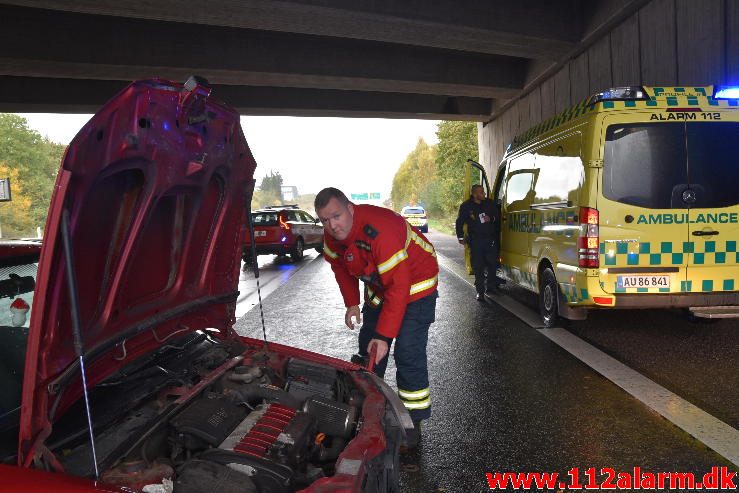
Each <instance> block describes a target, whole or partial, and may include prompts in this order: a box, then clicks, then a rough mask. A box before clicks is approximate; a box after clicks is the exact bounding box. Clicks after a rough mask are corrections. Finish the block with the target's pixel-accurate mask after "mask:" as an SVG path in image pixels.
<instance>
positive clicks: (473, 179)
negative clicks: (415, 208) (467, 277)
mask: <svg viewBox="0 0 739 493" xmlns="http://www.w3.org/2000/svg"><path fill="white" fill-rule="evenodd" d="M472 185H482V187H483V189H484V190H485V196H486V197H488V198H492V197H491V190H490V183H489V182H488V176H487V173H486V172H485V168H484V167H483V165H482V164H480V163H478V162H476V161H473V160H472V159H468V160H467V162H466V163H465V167H464V187H463V191H462V202H464V201H466V200H467V199H469V198H470V191H471V190H472ZM464 235H465V237H466V236H467V225H465V226H464ZM464 264H465V267H466V268H467V273H468V274H472V257H471V256H470V246H469V244H467V243H465V245H464Z"/></svg>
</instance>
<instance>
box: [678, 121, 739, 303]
mask: <svg viewBox="0 0 739 493" xmlns="http://www.w3.org/2000/svg"><path fill="white" fill-rule="evenodd" d="M709 117H710V118H709ZM686 142H687V163H688V181H689V185H690V186H689V187H688V188H686V189H685V190H684V191H682V195H683V200H685V201H686V202H688V203H689V205H690V213H689V217H690V221H689V230H690V239H689V249H690V255H689V256H687V259H688V275H687V279H686V282H685V284H684V285H683V289H682V290H683V291H687V292H702V293H710V292H716V291H724V292H726V291H737V290H739V286H737V282H738V281H737V280H738V279H739V254H738V253H737V242H738V240H739V110H736V109H733V110H732V109H728V110H724V111H715V112H702V114H701V118H700V120H699V121H696V122H690V123H687V124H686Z"/></svg>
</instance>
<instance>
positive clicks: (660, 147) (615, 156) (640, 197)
mask: <svg viewBox="0 0 739 493" xmlns="http://www.w3.org/2000/svg"><path fill="white" fill-rule="evenodd" d="M686 168H687V167H686V165H685V134H684V125H683V124H682V123H651V124H650V123H646V124H631V125H612V126H610V127H608V130H607V131H606V144H605V152H604V159H603V195H604V196H605V197H606V198H609V199H611V200H615V201H617V202H621V203H624V204H630V205H635V206H639V207H646V208H650V209H670V208H684V207H685V205H684V204H683V203H682V202H681V201H680V200H679V199H674V197H673V195H677V196H679V194H673V190H679V189H681V187H684V186H685V185H686V184H687V183H688V177H687V169H686Z"/></svg>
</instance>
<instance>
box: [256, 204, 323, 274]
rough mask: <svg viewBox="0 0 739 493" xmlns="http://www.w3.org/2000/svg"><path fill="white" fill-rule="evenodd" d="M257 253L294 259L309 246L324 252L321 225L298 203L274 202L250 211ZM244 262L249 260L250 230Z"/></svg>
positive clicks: (301, 256) (298, 258) (301, 254)
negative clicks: (279, 203)
mask: <svg viewBox="0 0 739 493" xmlns="http://www.w3.org/2000/svg"><path fill="white" fill-rule="evenodd" d="M251 220H252V224H253V225H254V240H255V243H256V246H257V248H256V250H257V255H267V254H272V255H290V258H291V259H292V260H293V261H295V262H297V261H298V260H301V259H302V258H303V254H304V252H305V250H306V249H308V248H315V249H316V251H317V252H318V253H321V252H322V251H323V225H322V224H321V222H320V221H319V220H317V219H316V218H314V217H313V216H311V215H310V214H308V213H307V212H305V211H304V210H302V209H299V208H298V206H297V205H276V206H273V207H265V208H264V209H258V210H256V211H253V212H252V213H251ZM243 258H244V261H245V262H247V263H250V262H251V260H252V249H251V233H250V232H249V231H247V232H246V237H245V241H244V255H243Z"/></svg>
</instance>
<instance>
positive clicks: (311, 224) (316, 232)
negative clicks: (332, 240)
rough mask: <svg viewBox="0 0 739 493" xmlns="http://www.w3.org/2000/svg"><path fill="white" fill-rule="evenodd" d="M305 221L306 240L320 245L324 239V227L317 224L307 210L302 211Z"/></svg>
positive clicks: (311, 243)
mask: <svg viewBox="0 0 739 493" xmlns="http://www.w3.org/2000/svg"><path fill="white" fill-rule="evenodd" d="M300 215H301V216H302V219H303V222H304V223H305V231H306V242H307V243H308V244H310V245H318V244H319V243H320V242H321V241H323V227H321V226H318V225H317V224H316V220H315V218H314V217H313V216H311V215H310V214H308V213H307V212H305V211H301V212H300Z"/></svg>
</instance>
